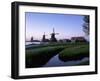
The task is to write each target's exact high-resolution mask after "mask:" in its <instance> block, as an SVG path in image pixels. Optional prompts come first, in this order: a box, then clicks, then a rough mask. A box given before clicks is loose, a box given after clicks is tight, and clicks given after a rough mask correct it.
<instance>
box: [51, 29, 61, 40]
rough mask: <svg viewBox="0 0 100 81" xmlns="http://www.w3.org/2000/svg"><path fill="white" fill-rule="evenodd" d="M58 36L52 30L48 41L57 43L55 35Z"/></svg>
mask: <svg viewBox="0 0 100 81" xmlns="http://www.w3.org/2000/svg"><path fill="white" fill-rule="evenodd" d="M58 34H59V33H55V29H54V28H53V32H52V33H51V34H50V35H51V38H50V41H51V42H57V39H56V37H55V35H58Z"/></svg>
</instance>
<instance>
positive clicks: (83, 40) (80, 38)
mask: <svg viewBox="0 0 100 81" xmlns="http://www.w3.org/2000/svg"><path fill="white" fill-rule="evenodd" d="M71 42H86V39H85V38H84V37H72V38H71Z"/></svg>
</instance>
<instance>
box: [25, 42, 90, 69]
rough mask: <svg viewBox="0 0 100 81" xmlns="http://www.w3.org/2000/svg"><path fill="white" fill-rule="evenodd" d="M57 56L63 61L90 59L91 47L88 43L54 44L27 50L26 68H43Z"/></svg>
mask: <svg viewBox="0 0 100 81" xmlns="http://www.w3.org/2000/svg"><path fill="white" fill-rule="evenodd" d="M56 54H59V58H60V60H62V61H67V60H75V59H79V58H82V57H85V56H87V57H88V56H89V46H88V44H87V43H63V44H61V43H56V44H55V43H54V44H47V45H38V46H32V47H29V48H26V57H25V58H26V60H25V61H26V68H34V67H41V66H43V65H45V64H46V63H47V62H48V61H49V60H50V59H51V58H52V57H53V56H55V55H56Z"/></svg>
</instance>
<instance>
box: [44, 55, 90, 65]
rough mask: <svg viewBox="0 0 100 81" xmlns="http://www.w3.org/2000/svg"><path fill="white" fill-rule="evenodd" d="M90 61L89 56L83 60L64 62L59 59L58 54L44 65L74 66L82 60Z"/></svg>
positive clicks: (82, 60)
mask: <svg viewBox="0 0 100 81" xmlns="http://www.w3.org/2000/svg"><path fill="white" fill-rule="evenodd" d="M85 61H89V58H88V57H85V58H83V59H81V60H76V61H67V62H63V61H61V60H60V59H59V57H58V54H57V55H56V56H54V57H53V58H51V59H50V60H49V62H48V63H47V64H45V65H44V67H50V66H73V65H77V64H80V63H82V62H85Z"/></svg>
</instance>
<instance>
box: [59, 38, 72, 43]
mask: <svg viewBox="0 0 100 81" xmlns="http://www.w3.org/2000/svg"><path fill="white" fill-rule="evenodd" d="M59 42H63V43H66V42H71V40H70V39H60V40H59Z"/></svg>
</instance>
